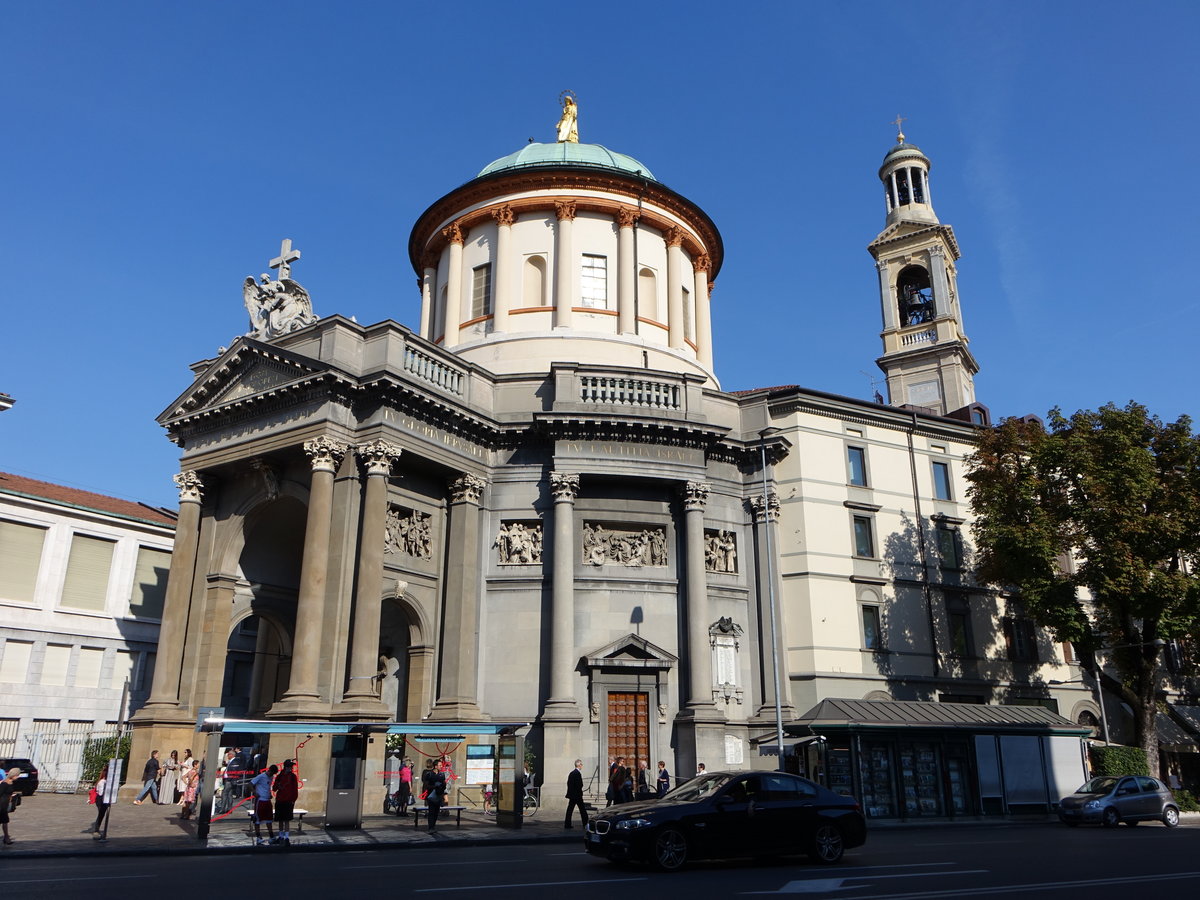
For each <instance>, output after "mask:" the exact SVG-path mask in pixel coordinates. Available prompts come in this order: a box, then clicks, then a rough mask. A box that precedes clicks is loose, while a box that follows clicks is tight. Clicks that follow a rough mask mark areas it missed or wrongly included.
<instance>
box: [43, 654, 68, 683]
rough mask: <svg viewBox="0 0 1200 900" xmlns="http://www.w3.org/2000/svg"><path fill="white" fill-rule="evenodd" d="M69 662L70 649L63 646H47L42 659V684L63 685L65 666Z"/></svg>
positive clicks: (65, 674)
mask: <svg viewBox="0 0 1200 900" xmlns="http://www.w3.org/2000/svg"><path fill="white" fill-rule="evenodd" d="M70 662H71V648H70V647H69V646H66V645H65V644H47V645H46V655H45V656H44V657H42V678H41V683H42V684H50V685H65V684H66V683H67V664H68V663H70Z"/></svg>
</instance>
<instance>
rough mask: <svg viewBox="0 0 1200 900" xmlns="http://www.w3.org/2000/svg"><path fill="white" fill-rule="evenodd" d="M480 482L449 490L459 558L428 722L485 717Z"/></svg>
mask: <svg viewBox="0 0 1200 900" xmlns="http://www.w3.org/2000/svg"><path fill="white" fill-rule="evenodd" d="M486 485H487V482H485V481H484V480H483V479H482V478H477V477H475V476H474V475H463V476H462V477H461V478H459V479H457V480H455V481H454V482H453V483H452V484H451V485H450V532H449V535H448V539H447V541H448V544H449V546H451V547H453V548H454V549H455V552H456V553H457V559H456V560H455V562H454V563H453V564H452V565H449V566H447V567H446V578H445V582H446V593H445V607H444V616H443V621H444V623H445V624H444V626H443V628H442V653H441V659H440V662H441V675H442V677H441V684H440V688H439V691H438V700H437V703H436V704H434V707H433V712H432V713H430V715H429V718H430V719H433V720H442V721H449V722H470V721H478V720H480V719H484V718H486V716H484V715H483V713H482V712H481V711H480V709H479V702H478V698H477V697H476V689H477V687H478V684H479V589H480V559H479V519H480V503H481V501H482V499H483V489H484V487H485V486H486Z"/></svg>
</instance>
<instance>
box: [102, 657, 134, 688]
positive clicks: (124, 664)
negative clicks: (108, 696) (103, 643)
mask: <svg viewBox="0 0 1200 900" xmlns="http://www.w3.org/2000/svg"><path fill="white" fill-rule="evenodd" d="M135 662H136V660H135V659H134V656H133V653H131V652H130V651H128V650H118V651H117V655H116V656H114V657H113V669H112V677H111V678H110V679H109V682H108V686H109V687H110V688H111V689H112V690H114V691H119V690H121V688H123V687H125V682H126V681H128V682H129V687H130V690H132V689H133V668H134V663H135Z"/></svg>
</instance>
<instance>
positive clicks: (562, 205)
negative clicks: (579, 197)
mask: <svg viewBox="0 0 1200 900" xmlns="http://www.w3.org/2000/svg"><path fill="white" fill-rule="evenodd" d="M576 207H577V204H576V203H575V201H574V200H555V201H554V215H556V216H557V217H558V220H559V221H560V222H562V221H564V220H565V221H568V222H571V221H574V219H575V210H576Z"/></svg>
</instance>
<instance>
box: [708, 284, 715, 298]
mask: <svg viewBox="0 0 1200 900" xmlns="http://www.w3.org/2000/svg"><path fill="white" fill-rule="evenodd" d="M716 289H717V283H716V282H715V281H710V282H709V283H708V295H709V296H710V297H711V296H712V292H713V291H715V290H716Z"/></svg>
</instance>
